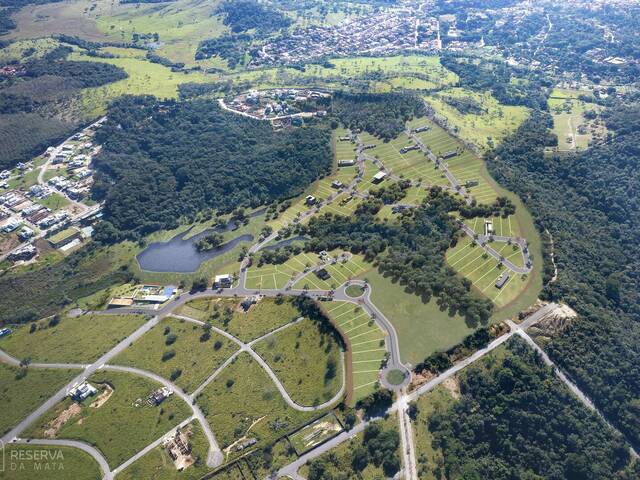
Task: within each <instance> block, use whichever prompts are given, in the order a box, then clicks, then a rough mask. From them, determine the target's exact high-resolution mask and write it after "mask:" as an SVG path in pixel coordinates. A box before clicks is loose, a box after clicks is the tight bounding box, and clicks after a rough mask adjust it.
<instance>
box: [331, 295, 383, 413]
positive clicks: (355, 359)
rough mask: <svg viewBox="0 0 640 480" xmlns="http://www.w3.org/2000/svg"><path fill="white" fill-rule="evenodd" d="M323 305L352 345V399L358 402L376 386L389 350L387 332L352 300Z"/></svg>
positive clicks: (352, 401) (353, 401)
mask: <svg viewBox="0 0 640 480" xmlns="http://www.w3.org/2000/svg"><path fill="white" fill-rule="evenodd" d="M324 308H325V311H326V313H327V314H328V315H329V316H330V317H331V319H332V320H333V322H334V324H335V325H336V326H337V327H338V329H339V330H340V332H341V333H342V334H343V336H345V337H346V338H347V339H348V340H349V343H350V345H351V367H352V368H351V370H352V375H353V396H352V399H351V403H355V402H357V401H358V400H359V399H361V398H363V397H366V396H367V395H369V394H370V393H371V392H373V391H374V390H375V388H376V384H377V383H378V373H379V371H380V367H381V364H382V362H383V360H384V358H385V353H386V349H385V336H384V333H383V332H382V330H380V328H379V327H378V325H377V324H376V323H375V322H374V321H373V320H372V319H371V317H369V315H368V314H367V313H366V312H365V311H364V310H362V308H361V307H359V306H357V305H354V304H353V303H350V302H331V303H328V304H326V305H325V306H324Z"/></svg>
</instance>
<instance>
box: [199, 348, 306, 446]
mask: <svg viewBox="0 0 640 480" xmlns="http://www.w3.org/2000/svg"><path fill="white" fill-rule="evenodd" d="M197 404H198V405H199V406H200V408H201V409H202V411H203V413H204V415H205V417H206V418H207V421H208V422H209V424H210V425H211V428H212V429H213V431H214V432H215V434H216V439H217V440H218V442H219V444H220V446H221V447H222V448H226V447H228V446H230V445H231V444H233V443H234V442H235V441H237V440H239V439H241V438H244V437H245V436H246V437H247V438H256V439H257V440H258V441H259V444H258V446H264V445H265V444H266V443H268V442H269V441H272V440H275V439H276V438H278V437H281V436H282V435H284V434H286V433H288V432H290V431H292V430H294V429H295V427H296V426H298V425H300V424H302V423H303V422H304V421H306V420H309V419H310V418H312V417H314V416H316V415H318V412H300V411H298V410H294V409H293V408H291V407H289V406H288V405H287V404H286V402H285V401H284V399H283V398H282V395H280V392H279V391H278V389H277V387H276V386H275V384H274V383H273V381H272V380H271V378H269V376H268V375H267V373H266V372H265V371H264V370H263V369H262V367H261V366H260V365H259V364H258V363H257V362H256V361H255V360H253V359H252V358H251V356H250V355H249V354H248V353H241V354H240V355H238V357H237V358H236V360H235V361H234V362H233V363H232V364H231V365H229V366H228V367H227V368H225V369H224V370H223V371H222V372H221V373H220V375H219V376H218V377H216V378H215V379H214V380H213V381H212V382H211V383H210V384H209V385H207V387H206V388H205V389H204V390H203V391H202V393H201V394H200V395H198V398H197Z"/></svg>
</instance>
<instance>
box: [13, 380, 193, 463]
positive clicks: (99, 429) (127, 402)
mask: <svg viewBox="0 0 640 480" xmlns="http://www.w3.org/2000/svg"><path fill="white" fill-rule="evenodd" d="M89 382H90V383H91V384H92V385H94V386H96V387H100V392H99V393H98V394H96V396H94V397H90V398H89V399H87V400H85V401H84V402H83V403H82V404H80V405H81V410H80V412H79V413H77V414H76V415H74V416H73V417H72V418H70V419H69V420H68V421H67V422H66V423H65V424H64V425H63V426H62V427H61V428H60V430H59V431H58V432H57V434H56V435H55V438H66V439H72V440H80V441H83V442H86V443H88V444H90V445H93V446H95V447H96V448H97V449H98V450H100V451H101V452H102V453H103V454H104V456H105V458H106V459H107V462H108V463H109V466H110V467H111V468H112V469H113V468H115V467H117V466H118V465H120V464H122V463H123V462H124V461H126V460H127V459H129V458H130V457H132V456H133V455H135V454H136V453H137V452H139V451H140V450H142V449H143V448H144V447H146V446H147V445H149V444H150V443H151V442H153V441H154V440H156V439H157V438H159V437H161V436H162V435H164V434H165V433H166V432H168V431H169V430H171V428H173V427H175V426H176V425H178V424H179V423H180V422H182V421H183V420H185V419H186V418H188V417H189V416H190V415H191V408H189V406H188V405H187V404H186V403H184V402H183V401H182V400H181V399H180V398H179V397H176V396H175V395H173V396H171V397H169V398H168V399H167V400H165V401H164V402H162V405H161V406H157V407H156V406H151V405H149V403H147V397H148V396H149V394H150V393H151V392H153V391H154V390H156V389H157V388H159V387H160V386H161V385H160V384H158V383H155V382H153V381H151V380H148V379H146V378H142V377H138V376H135V375H130V374H128V373H122V372H107V371H105V372H100V373H96V374H94V375H92V376H91V377H90V378H89ZM107 385H110V386H111V387H112V388H113V393H112V395H111V397H109V399H108V400H107V401H106V402H105V403H104V404H103V405H101V406H99V407H97V408H96V407H95V406H92V403H93V402H94V401H95V400H96V398H98V395H100V394H101V393H102V392H103V391H104V390H105V388H106V386H107ZM73 404H75V402H73V401H72V400H71V399H70V398H67V399H65V400H64V401H62V402H60V403H59V404H58V405H57V406H55V407H53V408H52V409H51V410H50V411H49V412H48V413H46V414H45V415H44V416H43V417H42V418H40V419H39V420H38V422H37V423H36V424H34V425H33V426H32V427H31V428H30V429H29V431H28V432H27V433H25V436H31V437H33V438H46V436H45V433H44V432H45V430H47V429H48V428H49V424H50V422H51V421H53V420H55V419H56V418H57V417H58V416H59V415H60V413H61V412H62V411H64V410H65V409H67V408H69V407H70V406H71V405H73Z"/></svg>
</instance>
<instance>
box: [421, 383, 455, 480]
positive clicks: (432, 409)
mask: <svg viewBox="0 0 640 480" xmlns="http://www.w3.org/2000/svg"><path fill="white" fill-rule="evenodd" d="M456 386H457V380H456V379H455V378H454V379H450V380H447V382H445V385H440V386H438V387H437V388H435V389H434V390H433V391H431V392H429V393H427V394H425V395H422V396H421V397H420V398H418V400H416V402H415V404H416V406H417V407H418V415H417V417H416V418H415V419H414V420H412V422H411V423H412V424H413V434H414V439H415V449H416V462H417V465H416V467H417V474H418V478H419V480H437V479H440V478H441V476H440V475H439V474H438V473H437V472H438V470H439V469H440V468H439V467H438V465H441V464H442V463H443V461H444V460H443V458H442V450H440V449H439V448H434V445H433V435H432V433H431V431H430V430H429V419H431V418H432V417H433V416H434V415H436V414H438V413H439V412H443V411H445V410H447V409H448V408H449V406H450V405H451V403H452V402H453V401H454V400H455V399H454V396H453V395H459V392H457V390H456Z"/></svg>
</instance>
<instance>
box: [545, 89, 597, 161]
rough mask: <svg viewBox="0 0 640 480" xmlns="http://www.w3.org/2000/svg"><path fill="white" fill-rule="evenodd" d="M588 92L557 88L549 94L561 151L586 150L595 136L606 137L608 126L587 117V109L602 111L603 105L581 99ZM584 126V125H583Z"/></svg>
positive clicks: (554, 130)
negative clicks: (580, 96)
mask: <svg viewBox="0 0 640 480" xmlns="http://www.w3.org/2000/svg"><path fill="white" fill-rule="evenodd" d="M585 93H588V92H583V91H579V90H565V89H559V88H555V89H553V91H552V92H551V95H550V96H549V100H548V102H547V103H548V105H549V110H550V112H551V114H552V116H553V133H555V134H556V135H557V136H558V148H557V150H558V151H560V152H568V151H574V150H584V149H586V148H588V147H589V143H590V142H591V141H592V140H593V139H594V138H604V137H605V136H606V133H607V128H606V126H605V125H604V124H603V123H602V122H601V121H594V120H589V119H587V118H586V117H585V116H584V114H585V112H586V111H587V110H593V111H595V112H601V111H602V107H601V106H599V105H597V104H595V103H589V102H585V101H584V100H581V99H579V98H578V97H579V95H581V94H585ZM581 126H582V127H581Z"/></svg>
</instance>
